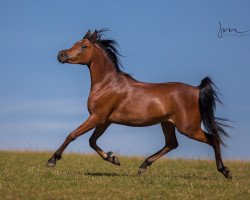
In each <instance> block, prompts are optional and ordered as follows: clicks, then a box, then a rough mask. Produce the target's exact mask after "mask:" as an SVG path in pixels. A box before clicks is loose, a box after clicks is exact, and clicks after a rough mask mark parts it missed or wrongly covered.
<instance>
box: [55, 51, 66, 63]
mask: <svg viewBox="0 0 250 200" xmlns="http://www.w3.org/2000/svg"><path fill="white" fill-rule="evenodd" d="M68 59H69V57H68V55H67V52H66V51H65V50H62V51H59V53H58V55H57V60H58V61H59V62H60V63H66V62H67V60H68Z"/></svg>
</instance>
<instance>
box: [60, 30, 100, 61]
mask: <svg viewBox="0 0 250 200" xmlns="http://www.w3.org/2000/svg"><path fill="white" fill-rule="evenodd" d="M96 38H97V31H95V32H94V33H92V34H91V32H90V30H89V31H88V32H87V33H86V34H85V36H84V37H83V39H82V40H80V41H78V42H76V43H75V44H74V45H73V46H72V47H71V48H69V49H67V50H62V51H60V52H59V53H58V56H57V59H58V61H59V62H60V63H70V64H82V65H87V64H89V63H90V62H91V59H92V55H93V51H94V45H93V43H92V42H91V40H93V39H96Z"/></svg>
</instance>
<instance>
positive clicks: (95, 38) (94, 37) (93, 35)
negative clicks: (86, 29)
mask: <svg viewBox="0 0 250 200" xmlns="http://www.w3.org/2000/svg"><path fill="white" fill-rule="evenodd" d="M91 37H92V38H93V39H94V40H97V37H98V33H97V30H95V32H94V33H92V35H91Z"/></svg>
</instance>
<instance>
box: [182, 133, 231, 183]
mask: <svg viewBox="0 0 250 200" xmlns="http://www.w3.org/2000/svg"><path fill="white" fill-rule="evenodd" d="M180 132H182V131H180ZM184 132H185V131H184ZM184 132H182V133H183V134H184V135H186V136H187V137H189V138H192V139H194V140H197V141H200V142H203V143H207V144H209V145H211V146H212V147H213V149H214V153H215V159H216V166H217V169H218V171H219V172H221V173H222V174H223V175H224V176H225V178H228V179H232V174H231V173H230V171H229V169H228V168H227V167H226V166H225V165H224V164H223V161H222V158H221V150H220V143H219V141H218V140H217V139H216V138H215V137H214V136H213V135H211V134H208V133H206V132H204V131H203V130H202V129H201V128H200V129H198V131H195V132H194V133H191V134H188V133H187V132H185V133H184Z"/></svg>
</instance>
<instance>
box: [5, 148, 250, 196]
mask: <svg viewBox="0 0 250 200" xmlns="http://www.w3.org/2000/svg"><path fill="white" fill-rule="evenodd" d="M51 154H52V153H48V152H11V151H9V152H8V151H0V199H3V200H5V199H15V200H18V199H25V200H26V199H216V200H217V199H237V200H242V199H250V162H242V161H225V164H226V165H227V166H228V167H230V169H231V170H232V173H233V176H234V178H233V180H227V179H225V178H224V177H223V176H222V175H221V174H220V173H218V172H217V170H216V168H215V163H214V161H208V160H182V159H166V158H165V159H160V160H158V161H156V162H155V163H154V164H153V165H152V166H151V167H150V168H149V170H148V172H147V173H146V174H144V175H142V176H138V175H137V170H138V167H139V166H140V164H141V163H142V161H143V158H136V157H120V161H121V166H120V167H119V166H115V165H112V164H111V163H108V162H105V161H103V160H102V159H101V158H99V156H97V155H84V154H65V155H64V156H63V159H62V160H60V161H59V162H58V163H57V166H56V167H55V168H46V167H45V164H46V161H47V159H48V158H49V157H50V156H51Z"/></svg>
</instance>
